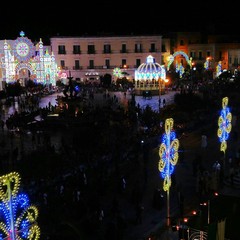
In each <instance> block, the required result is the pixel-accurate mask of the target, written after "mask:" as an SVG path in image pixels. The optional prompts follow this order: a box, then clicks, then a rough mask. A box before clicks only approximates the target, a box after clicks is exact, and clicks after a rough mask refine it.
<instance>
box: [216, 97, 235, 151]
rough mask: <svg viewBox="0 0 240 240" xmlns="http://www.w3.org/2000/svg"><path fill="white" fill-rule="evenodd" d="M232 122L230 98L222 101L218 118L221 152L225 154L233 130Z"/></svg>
mask: <svg viewBox="0 0 240 240" xmlns="http://www.w3.org/2000/svg"><path fill="white" fill-rule="evenodd" d="M231 122H232V114H231V112H230V109H229V107H228V97H224V98H223V99H222V110H221V112H220V116H219V118H218V130H217V135H218V138H219V141H220V143H221V145H220V151H223V152H224V154H225V152H226V150H227V140H228V138H229V134H230V132H231V130H232V123H231Z"/></svg>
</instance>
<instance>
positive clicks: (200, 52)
mask: <svg viewBox="0 0 240 240" xmlns="http://www.w3.org/2000/svg"><path fill="white" fill-rule="evenodd" d="M202 57H203V56H202V51H199V52H198V58H199V60H201V59H202Z"/></svg>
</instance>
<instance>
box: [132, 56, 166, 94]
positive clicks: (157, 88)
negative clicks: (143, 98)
mask: <svg viewBox="0 0 240 240" xmlns="http://www.w3.org/2000/svg"><path fill="white" fill-rule="evenodd" d="M165 79H166V70H165V68H164V67H162V66H161V65H160V64H159V63H156V62H155V59H154V57H153V56H151V55H149V56H148V57H147V59H146V63H142V64H141V65H140V66H139V67H138V68H137V70H136V71H135V93H136V94H137V95H142V93H143V92H145V91H151V93H152V95H158V94H161V93H163V92H164V89H165V84H164V83H165Z"/></svg>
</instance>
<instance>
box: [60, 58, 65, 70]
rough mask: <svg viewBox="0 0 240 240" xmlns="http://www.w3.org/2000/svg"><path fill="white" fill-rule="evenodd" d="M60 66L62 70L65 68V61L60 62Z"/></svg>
mask: <svg viewBox="0 0 240 240" xmlns="http://www.w3.org/2000/svg"><path fill="white" fill-rule="evenodd" d="M60 66H61V68H62V69H64V68H65V61H64V60H60Z"/></svg>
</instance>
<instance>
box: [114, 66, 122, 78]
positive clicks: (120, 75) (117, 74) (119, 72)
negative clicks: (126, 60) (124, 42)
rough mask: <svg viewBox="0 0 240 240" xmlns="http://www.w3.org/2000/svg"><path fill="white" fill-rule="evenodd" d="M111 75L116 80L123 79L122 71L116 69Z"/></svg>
mask: <svg viewBox="0 0 240 240" xmlns="http://www.w3.org/2000/svg"><path fill="white" fill-rule="evenodd" d="M113 75H114V76H115V77H117V78H121V77H123V74H122V70H121V69H120V68H118V67H116V68H114V69H113Z"/></svg>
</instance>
